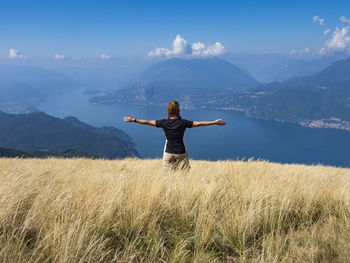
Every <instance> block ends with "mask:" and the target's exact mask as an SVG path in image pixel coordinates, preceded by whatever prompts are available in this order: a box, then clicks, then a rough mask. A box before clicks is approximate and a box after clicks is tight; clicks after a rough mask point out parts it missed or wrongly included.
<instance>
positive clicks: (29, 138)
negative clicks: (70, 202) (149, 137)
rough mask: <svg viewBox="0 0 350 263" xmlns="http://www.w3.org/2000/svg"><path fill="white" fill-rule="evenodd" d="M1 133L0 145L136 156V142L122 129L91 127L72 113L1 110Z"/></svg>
mask: <svg viewBox="0 0 350 263" xmlns="http://www.w3.org/2000/svg"><path fill="white" fill-rule="evenodd" d="M0 134H1V136H0V146H1V147H6V148H11V149H17V150H20V151H26V152H28V151H41V152H51V153H59V154H64V153H65V154H72V153H74V152H75V154H83V155H84V154H87V155H89V156H90V155H91V156H94V157H99V158H108V159H115V158H124V157H132V156H139V154H138V153H137V151H136V149H135V144H134V143H133V142H132V140H131V138H130V137H129V136H128V135H127V134H126V133H125V132H123V131H122V130H119V129H117V128H114V127H102V128H97V127H93V126H90V125H88V124H85V123H82V122H80V121H79V120H78V119H77V118H75V117H66V118H64V119H59V118H55V117H52V116H49V115H47V114H45V113H43V112H35V113H30V114H8V113H4V112H0ZM67 151H68V152H67ZM30 154H32V153H30Z"/></svg>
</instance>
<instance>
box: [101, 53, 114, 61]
mask: <svg viewBox="0 0 350 263" xmlns="http://www.w3.org/2000/svg"><path fill="white" fill-rule="evenodd" d="M100 58H101V59H104V60H109V59H110V58H111V57H110V56H107V55H105V54H102V55H101V56H100Z"/></svg>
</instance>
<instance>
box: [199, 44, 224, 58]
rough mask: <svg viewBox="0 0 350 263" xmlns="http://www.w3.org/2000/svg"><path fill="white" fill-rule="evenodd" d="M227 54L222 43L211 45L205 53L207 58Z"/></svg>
mask: <svg viewBox="0 0 350 263" xmlns="http://www.w3.org/2000/svg"><path fill="white" fill-rule="evenodd" d="M223 53H225V48H224V46H223V45H221V43H220V42H216V43H215V44H214V45H209V46H208V47H207V49H205V50H204V51H203V54H204V55H205V56H217V55H220V54H223Z"/></svg>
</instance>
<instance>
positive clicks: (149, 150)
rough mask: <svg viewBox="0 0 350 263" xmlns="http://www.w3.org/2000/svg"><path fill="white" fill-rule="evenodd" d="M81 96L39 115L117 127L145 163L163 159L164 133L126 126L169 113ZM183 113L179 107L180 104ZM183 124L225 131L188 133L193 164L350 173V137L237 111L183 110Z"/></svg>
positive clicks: (52, 102) (55, 100)
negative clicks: (300, 166) (242, 163)
mask: <svg viewBox="0 0 350 263" xmlns="http://www.w3.org/2000/svg"><path fill="white" fill-rule="evenodd" d="M88 99H89V96H88V95H84V94H83V91H77V92H74V93H71V94H65V95H61V96H58V97H52V98H49V99H47V100H46V101H45V102H44V103H42V104H41V105H39V106H38V109H39V110H41V111H44V112H45V113H47V114H50V115H53V116H56V117H60V118H63V117H66V116H75V117H77V118H79V119H80V120H81V121H83V122H86V123H88V124H91V125H94V126H99V127H100V126H114V127H116V128H119V129H122V130H124V131H125V132H127V133H128V134H129V135H130V136H131V137H132V139H133V141H134V142H135V143H136V148H137V150H138V152H139V153H140V154H141V156H142V157H143V158H159V157H161V156H162V152H163V148H164V142H165V136H164V133H163V130H162V129H158V128H154V127H150V126H144V125H139V124H135V123H125V122H124V121H123V117H124V116H127V114H131V115H132V116H134V117H136V118H139V119H148V120H155V119H163V118H166V116H167V114H166V108H158V107H141V106H132V105H99V104H91V103H89V102H88ZM180 107H181V104H180ZM181 115H182V118H184V119H189V120H197V121H205V120H215V119H218V118H222V119H223V120H224V121H226V122H227V125H226V126H223V127H222V126H210V127H198V128H193V129H187V131H186V133H185V144H186V148H187V151H188V153H189V156H190V158H191V159H201V160H226V159H234V160H236V159H248V158H254V159H258V158H260V159H264V160H269V161H271V162H280V163H304V164H318V163H321V164H325V165H333V166H343V167H350V132H349V131H343V130H335V129H315V128H306V127H301V126H298V125H293V124H286V123H279V122H275V121H266V120H257V119H253V118H247V117H245V116H244V115H242V114H241V113H239V112H234V111H221V110H220V111H219V110H216V111H209V110H182V111H181Z"/></svg>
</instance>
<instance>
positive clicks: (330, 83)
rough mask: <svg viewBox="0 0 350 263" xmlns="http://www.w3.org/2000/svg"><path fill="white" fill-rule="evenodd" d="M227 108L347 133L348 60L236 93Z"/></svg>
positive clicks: (349, 123) (349, 106) (349, 115)
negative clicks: (309, 73)
mask: <svg viewBox="0 0 350 263" xmlns="http://www.w3.org/2000/svg"><path fill="white" fill-rule="evenodd" d="M226 106H227V107H232V108H233V109H238V110H241V111H243V112H245V113H246V114H247V115H249V116H253V117H256V118H263V119H273V120H279V121H286V122H291V123H298V124H301V125H305V126H309V127H329V128H340V129H346V130H350V58H348V59H345V60H339V61H336V62H334V63H333V64H331V65H330V66H328V67H327V68H325V69H324V70H322V71H320V72H319V73H316V74H313V75H310V76H306V77H299V78H292V79H288V80H285V81H283V82H273V83H269V84H266V85H262V86H260V87H259V88H256V89H250V90H246V91H242V92H238V93H235V94H233V95H232V96H231V98H230V100H229V101H227V102H226Z"/></svg>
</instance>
